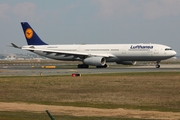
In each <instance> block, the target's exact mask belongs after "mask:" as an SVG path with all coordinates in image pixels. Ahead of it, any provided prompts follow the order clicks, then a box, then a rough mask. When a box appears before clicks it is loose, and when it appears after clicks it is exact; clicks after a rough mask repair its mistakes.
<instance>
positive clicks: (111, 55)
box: [22, 44, 176, 62]
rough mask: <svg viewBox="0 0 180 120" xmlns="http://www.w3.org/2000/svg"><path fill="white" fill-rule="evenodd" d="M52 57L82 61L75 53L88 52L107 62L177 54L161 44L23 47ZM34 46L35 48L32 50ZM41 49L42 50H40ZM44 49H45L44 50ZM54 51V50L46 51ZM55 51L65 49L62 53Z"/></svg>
mask: <svg viewBox="0 0 180 120" xmlns="http://www.w3.org/2000/svg"><path fill="white" fill-rule="evenodd" d="M28 48H31V51H32V52H34V53H36V54H38V55H42V56H45V57H48V58H51V59H57V60H69V61H82V60H83V57H80V56H79V55H78V57H77V56H76V55H74V54H73V53H86V54H88V56H91V55H92V56H103V57H105V58H106V61H107V62H119V61H161V60H165V59H168V58H171V57H173V56H175V55H176V52H175V51H174V50H172V49H171V48H170V47H168V46H165V45H160V44H79V45H76V44H75V45H29V46H23V47H22V49H26V50H29V49H28ZM32 48H33V50H32ZM39 49H41V50H39ZM42 50H44V51H42ZM46 50H48V51H52V52H46ZM53 51H64V52H68V53H72V55H71V54H68V55H67V54H63V53H62V54H61V53H57V52H54V53H53Z"/></svg>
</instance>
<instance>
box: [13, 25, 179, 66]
mask: <svg viewBox="0 0 180 120" xmlns="http://www.w3.org/2000/svg"><path fill="white" fill-rule="evenodd" d="M21 25H22V28H23V31H24V35H25V38H26V40H27V44H28V45H26V46H22V47H19V46H17V45H15V44H14V43H11V44H12V46H13V47H15V48H19V49H23V50H28V51H31V52H33V53H36V54H38V55H41V56H44V57H47V58H51V59H56V60H64V61H81V62H82V64H79V65H78V66H77V67H78V68H89V65H92V66H96V67H97V68H106V67H107V62H116V63H117V64H124V65H134V64H136V61H156V68H160V62H161V60H165V59H169V58H171V57H174V56H175V55H176V52H175V51H174V50H172V49H171V48H170V47H169V46H166V45H161V44H72V45H49V44H47V43H45V42H44V41H42V40H41V39H40V38H39V36H38V35H37V34H36V32H35V31H34V30H33V29H32V27H31V26H30V25H29V24H28V23H27V22H21Z"/></svg>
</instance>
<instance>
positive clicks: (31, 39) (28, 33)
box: [21, 22, 47, 45]
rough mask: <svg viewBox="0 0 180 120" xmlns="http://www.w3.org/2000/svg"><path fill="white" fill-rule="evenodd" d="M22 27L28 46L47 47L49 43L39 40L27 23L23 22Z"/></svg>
mask: <svg viewBox="0 0 180 120" xmlns="http://www.w3.org/2000/svg"><path fill="white" fill-rule="evenodd" d="M21 25H22V28H23V31H24V35H25V38H26V41H27V44H28V45H47V43H45V42H43V41H42V40H41V39H40V38H39V36H38V35H37V34H36V32H35V31H34V30H33V29H32V28H31V26H30V25H29V24H28V23H27V22H21Z"/></svg>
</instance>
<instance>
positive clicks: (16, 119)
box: [0, 112, 150, 120]
mask: <svg viewBox="0 0 180 120" xmlns="http://www.w3.org/2000/svg"><path fill="white" fill-rule="evenodd" d="M52 116H53V118H54V119H56V120H119V119H121V120H141V119H136V118H117V117H86V116H80V117H79V116H70V115H52ZM0 119H1V120H50V118H49V116H48V115H47V114H46V113H45V112H44V113H32V112H0ZM149 120H150V119H149Z"/></svg>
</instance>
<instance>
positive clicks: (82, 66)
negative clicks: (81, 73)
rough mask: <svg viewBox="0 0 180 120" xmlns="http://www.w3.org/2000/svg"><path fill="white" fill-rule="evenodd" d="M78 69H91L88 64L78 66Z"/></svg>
mask: <svg viewBox="0 0 180 120" xmlns="http://www.w3.org/2000/svg"><path fill="white" fill-rule="evenodd" d="M77 67H78V68H89V65H86V64H78V66H77Z"/></svg>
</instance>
